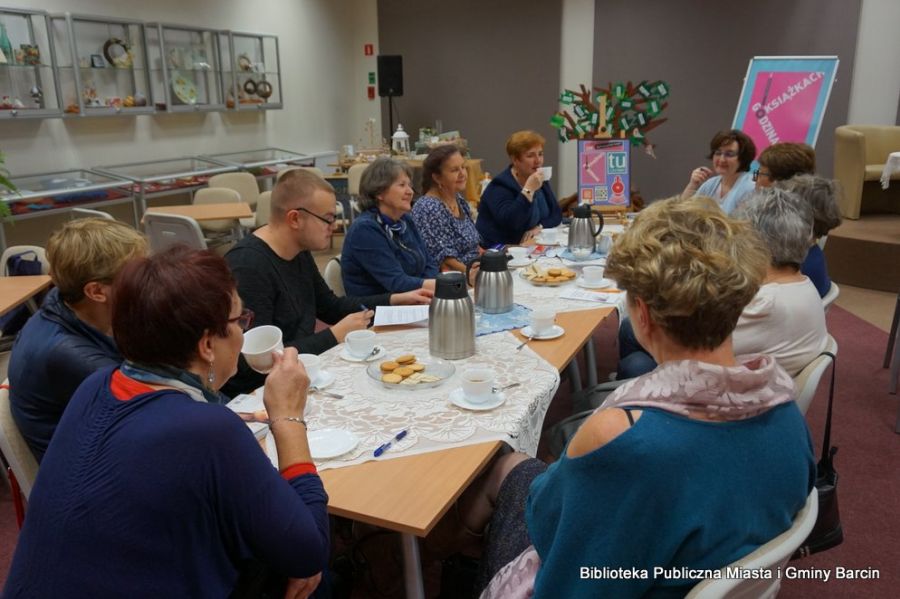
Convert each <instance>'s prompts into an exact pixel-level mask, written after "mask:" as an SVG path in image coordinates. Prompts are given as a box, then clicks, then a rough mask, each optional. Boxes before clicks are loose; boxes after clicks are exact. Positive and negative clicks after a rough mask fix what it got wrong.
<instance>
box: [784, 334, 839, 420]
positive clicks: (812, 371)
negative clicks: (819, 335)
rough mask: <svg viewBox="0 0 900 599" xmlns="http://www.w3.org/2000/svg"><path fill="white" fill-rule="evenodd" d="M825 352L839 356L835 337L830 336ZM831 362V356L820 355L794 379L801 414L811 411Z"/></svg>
mask: <svg viewBox="0 0 900 599" xmlns="http://www.w3.org/2000/svg"><path fill="white" fill-rule="evenodd" d="M823 351H827V352H829V353H832V354H834V355H835V356H837V351H838V346H837V341H835V340H834V337H832V336H831V335H828V342H827V343H826V344H825V349H824V350H823ZM831 362H832V360H831V356H823V355H821V354H820V355H818V356H816V359H815V360H813V361H812V362H810V363H809V364H807V365H806V366H805V367H804V368H803V370H801V371H800V372H798V373H797V376H795V377H794V391H796V393H797V407H798V408H800V413H801V414H806V410H808V409H809V404H811V403H812V399H813V396H814V395H815V394H816V389H818V388H819V381H820V380H821V379H822V375H823V374H824V373H825V370H826V369H827V368H828V365H829V364H831Z"/></svg>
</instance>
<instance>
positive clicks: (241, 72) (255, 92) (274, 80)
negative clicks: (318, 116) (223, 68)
mask: <svg viewBox="0 0 900 599" xmlns="http://www.w3.org/2000/svg"><path fill="white" fill-rule="evenodd" d="M229 42H230V43H229V47H230V54H229V55H228V57H229V67H230V69H231V71H230V78H229V80H228V81H226V89H227V90H228V91H227V96H226V101H225V105H226V106H227V107H228V108H233V109H235V110H271V109H275V108H281V107H282V106H283V97H282V93H281V90H282V87H281V58H280V55H279V52H278V38H277V37H276V36H274V35H266V34H260V33H243V32H236V31H232V32H230V33H229ZM235 98H237V101H236V102H235Z"/></svg>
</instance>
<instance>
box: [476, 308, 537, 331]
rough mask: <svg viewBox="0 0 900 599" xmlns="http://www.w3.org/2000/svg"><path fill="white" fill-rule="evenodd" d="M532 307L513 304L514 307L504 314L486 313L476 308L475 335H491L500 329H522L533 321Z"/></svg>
mask: <svg viewBox="0 0 900 599" xmlns="http://www.w3.org/2000/svg"><path fill="white" fill-rule="evenodd" d="M530 315H531V308H526V307H525V306H523V305H522V304H513V309H512V310H510V311H509V312H504V313H503V314H485V313H484V312H482V311H481V310H479V309H476V310H475V336H476V337H481V336H482V335H490V334H491V333H499V332H500V331H509V330H512V329H521V328H522V327H524V326H525V325H527V324H528V323H529V322H530V321H531V316H530Z"/></svg>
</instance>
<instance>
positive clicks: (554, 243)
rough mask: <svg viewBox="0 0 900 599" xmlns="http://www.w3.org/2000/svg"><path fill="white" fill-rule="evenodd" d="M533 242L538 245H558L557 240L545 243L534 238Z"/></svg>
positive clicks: (540, 239)
mask: <svg viewBox="0 0 900 599" xmlns="http://www.w3.org/2000/svg"><path fill="white" fill-rule="evenodd" d="M534 242H535V243H536V244H538V245H560V243H559V239H557V240H556V241H547V240H546V239H542V238H540V237H535V238H534Z"/></svg>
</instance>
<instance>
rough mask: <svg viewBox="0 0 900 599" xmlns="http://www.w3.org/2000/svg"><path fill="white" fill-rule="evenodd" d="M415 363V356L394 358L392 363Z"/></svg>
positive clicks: (408, 355)
mask: <svg viewBox="0 0 900 599" xmlns="http://www.w3.org/2000/svg"><path fill="white" fill-rule="evenodd" d="M415 361H416V356H415V355H414V354H403V355H402V356H399V357H397V358H394V362H396V363H397V364H412V363H413V362H415Z"/></svg>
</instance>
